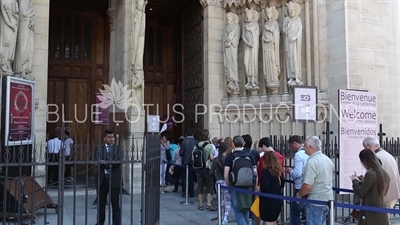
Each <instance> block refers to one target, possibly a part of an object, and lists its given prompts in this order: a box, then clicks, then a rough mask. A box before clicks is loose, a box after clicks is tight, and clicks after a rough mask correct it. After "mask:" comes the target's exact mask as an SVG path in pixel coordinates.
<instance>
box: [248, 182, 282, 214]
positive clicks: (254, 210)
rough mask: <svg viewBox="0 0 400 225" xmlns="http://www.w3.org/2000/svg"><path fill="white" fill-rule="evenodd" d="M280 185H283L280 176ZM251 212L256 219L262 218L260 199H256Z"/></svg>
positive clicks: (257, 197)
mask: <svg viewBox="0 0 400 225" xmlns="http://www.w3.org/2000/svg"><path fill="white" fill-rule="evenodd" d="M278 180H279V185H281V178H280V177H279V176H278ZM250 210H251V212H252V213H253V214H254V216H255V217H258V218H260V197H259V196H256V199H254V202H253V204H252V205H251V207H250Z"/></svg>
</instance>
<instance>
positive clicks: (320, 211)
mask: <svg viewBox="0 0 400 225" xmlns="http://www.w3.org/2000/svg"><path fill="white" fill-rule="evenodd" d="M328 213H329V207H328V206H327V205H313V204H307V205H306V217H307V219H306V222H307V225H325V224H326V217H327V216H328Z"/></svg>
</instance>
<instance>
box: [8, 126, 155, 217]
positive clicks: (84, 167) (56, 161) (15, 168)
mask: <svg viewBox="0 0 400 225" xmlns="http://www.w3.org/2000/svg"><path fill="white" fill-rule="evenodd" d="M60 130H61V131H64V130H65V128H64V127H63V128H61V129H60ZM62 133H63V132H61V138H59V140H60V142H62V143H63V142H64V141H65V136H64V135H63V134H62ZM157 139H158V140H157ZM159 139H160V137H159V136H158V135H147V136H145V137H143V138H140V139H135V138H133V137H123V138H119V137H117V138H116V140H115V146H121V151H120V154H117V153H116V152H118V151H116V150H115V149H117V147H115V149H114V150H112V151H110V154H111V156H109V154H107V158H104V157H105V156H102V155H101V151H100V150H101V147H102V146H104V143H102V142H101V141H97V142H94V141H93V142H91V143H89V142H86V143H84V142H82V141H80V142H79V141H76V140H75V143H74V144H73V147H72V148H71V149H70V154H68V152H66V148H65V146H64V145H61V149H60V151H59V152H58V153H57V154H49V152H48V150H49V149H48V148H47V146H46V143H34V144H32V145H19V146H4V144H3V143H0V146H3V147H2V148H1V149H0V170H1V171H0V172H1V176H0V220H1V221H2V224H18V225H24V224H34V223H36V224H60V225H61V224H96V222H98V221H99V220H100V219H101V218H100V217H101V215H100V214H101V213H100V211H102V207H101V205H102V204H100V202H101V199H103V198H101V196H100V193H99V192H100V186H101V184H102V183H101V182H99V185H96V182H95V181H96V180H99V179H100V176H102V173H100V172H99V171H102V170H103V169H104V168H108V169H109V171H111V173H109V175H108V174H107V176H106V175H104V178H102V179H103V181H104V179H107V178H108V179H109V180H108V185H109V186H108V190H109V191H108V192H109V193H108V195H107V196H108V197H107V201H106V202H107V203H106V206H107V210H106V212H105V214H106V215H107V214H108V218H107V217H106V223H107V221H108V224H111V221H113V220H114V221H118V220H121V221H122V224H142V225H156V224H158V223H159V209H158V210H156V206H154V205H153V206H152V207H153V208H151V209H152V210H141V208H142V207H147V205H146V204H144V201H145V200H148V199H149V195H145V193H148V191H150V192H151V193H152V195H151V200H152V201H154V202H159V197H160V196H159V194H158V195H157V194H154V193H157V192H156V191H154V190H153V191H151V188H152V187H149V186H147V185H154V183H155V182H156V179H159V163H158V164H157V160H159V145H157V146H155V145H154V143H160V140H159ZM99 140H101V139H99ZM113 151H115V155H113V153H114V152H113ZM156 152H157V154H158V155H157V154H156ZM99 153H100V155H99ZM145 153H146V154H145ZM103 159H108V160H103ZM156 164H157V166H156ZM155 167H157V169H155ZM118 168H120V169H121V171H122V172H121V179H119V181H120V182H121V185H115V183H113V184H112V182H114V180H115V179H118V176H119V175H118V173H116V172H112V171H117V170H118ZM142 168H146V170H145V171H146V172H144V174H142ZM115 174H116V175H115ZM157 174H158V175H157ZM113 176H114V177H115V179H114V178H113ZM142 177H143V179H142ZM157 182H158V180H157ZM112 188H115V189H112ZM142 189H143V190H145V191H141V190H142ZM101 190H103V189H101ZM104 190H105V189H104ZM112 190H114V191H115V192H113V191H112ZM113 193H117V194H116V195H118V196H119V197H118V196H117V197H116V198H119V199H120V201H115V199H116V198H115V196H116V195H113ZM158 193H159V190H158ZM121 194H122V195H121ZM112 196H114V197H113V198H111V197H112ZM157 199H158V201H157ZM116 202H118V205H117V203H116ZM98 203H99V204H98ZM97 205H98V207H97ZM155 205H156V204H155ZM157 205H158V207H159V204H157ZM118 206H119V207H118ZM117 208H120V209H123V211H128V212H130V213H121V212H118V210H114V209H117ZM141 214H142V215H141ZM113 215H117V216H114V217H113ZM118 217H119V218H118ZM149 218H152V219H151V220H149Z"/></svg>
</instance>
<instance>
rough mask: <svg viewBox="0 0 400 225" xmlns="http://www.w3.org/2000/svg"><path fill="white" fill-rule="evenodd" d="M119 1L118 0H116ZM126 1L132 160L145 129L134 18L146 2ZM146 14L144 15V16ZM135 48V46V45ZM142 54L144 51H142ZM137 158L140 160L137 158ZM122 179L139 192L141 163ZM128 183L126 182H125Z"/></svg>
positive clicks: (128, 144)
mask: <svg viewBox="0 0 400 225" xmlns="http://www.w3.org/2000/svg"><path fill="white" fill-rule="evenodd" d="M116 1H120V0H116ZM125 2H126V5H125V6H126V8H127V9H126V13H127V14H128V15H129V16H128V17H127V18H126V20H125V23H126V27H127V30H126V32H127V33H128V35H127V37H126V38H127V39H128V40H127V41H126V43H127V46H126V49H128V50H127V51H126V53H127V54H126V59H125V60H126V62H127V67H126V72H127V75H128V76H127V77H128V82H129V84H130V88H131V89H132V97H133V98H134V102H133V105H132V107H131V108H130V109H129V110H128V111H127V112H126V114H127V120H128V134H127V136H126V139H125V141H124V142H125V145H126V149H125V151H126V152H127V157H130V159H129V160H132V157H133V158H135V155H137V154H136V152H138V151H139V152H142V150H143V149H142V148H143V135H144V132H145V131H146V128H145V121H146V118H145V115H146V113H145V110H144V108H143V104H144V76H145V74H144V71H143V66H142V64H141V65H139V66H138V65H135V59H134V58H135V56H134V54H135V53H134V50H133V49H134V44H135V40H136V38H135V37H137V35H136V36H135V33H134V32H135V30H134V19H135V12H136V13H137V11H136V9H137V7H138V4H139V3H143V5H141V6H142V7H143V8H144V12H146V4H147V3H145V2H144V1H142V2H138V1H137V0H133V1H132V0H125ZM145 16H146V15H144V17H145ZM143 44H144V42H143ZM136 48H137V46H136ZM143 54H144V52H143ZM139 155H141V154H139ZM135 159H136V158H135ZM137 160H141V158H138V159H137ZM124 172H125V174H124V181H125V180H126V181H129V188H128V187H127V188H126V189H125V190H126V191H127V192H128V193H130V192H131V190H132V192H133V194H136V193H140V191H141V185H142V183H141V181H142V164H140V163H134V164H133V168H132V164H131V165H129V166H128V165H127V166H126V168H125V171H124ZM131 173H133V180H132V179H131V178H132V177H131ZM127 183H128V182H127Z"/></svg>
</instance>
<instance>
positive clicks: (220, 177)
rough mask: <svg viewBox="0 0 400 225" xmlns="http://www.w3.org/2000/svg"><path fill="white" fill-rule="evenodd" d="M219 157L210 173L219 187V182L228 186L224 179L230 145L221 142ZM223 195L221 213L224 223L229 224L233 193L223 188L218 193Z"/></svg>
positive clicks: (222, 222)
mask: <svg viewBox="0 0 400 225" xmlns="http://www.w3.org/2000/svg"><path fill="white" fill-rule="evenodd" d="M218 151H219V152H218V157H217V158H216V159H215V160H214V162H213V163H212V165H211V171H210V173H211V174H212V175H214V177H215V180H216V184H215V186H216V187H217V185H218V184H221V185H224V186H226V185H227V184H226V182H225V180H224V161H225V158H226V155H227V153H228V145H227V144H226V143H223V142H222V143H220V144H219V148H218ZM217 194H220V195H221V215H222V221H221V224H222V225H227V224H228V218H229V213H230V211H231V195H230V194H229V190H227V189H221V193H217Z"/></svg>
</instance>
